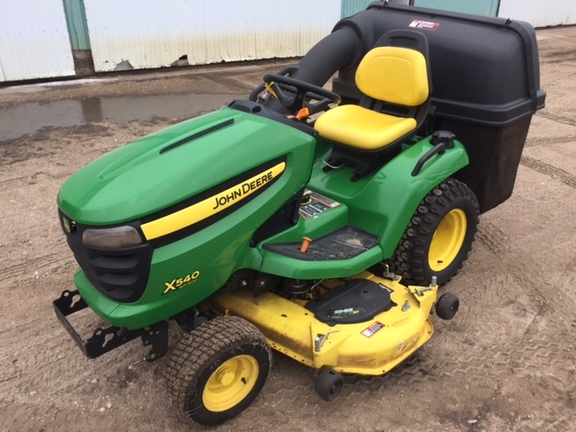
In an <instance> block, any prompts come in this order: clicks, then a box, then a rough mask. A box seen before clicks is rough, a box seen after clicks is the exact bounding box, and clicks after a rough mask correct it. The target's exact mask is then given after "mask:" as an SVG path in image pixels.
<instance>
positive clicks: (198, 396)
mask: <svg viewBox="0 0 576 432" xmlns="http://www.w3.org/2000/svg"><path fill="white" fill-rule="evenodd" d="M271 366H272V352H271V350H270V347H269V345H268V343H267V341H266V338H265V337H264V336H263V335H262V333H260V331H259V330H258V329H257V328H256V327H255V326H254V325H252V324H251V323H249V322H248V321H246V320H244V319H242V318H239V317H234V316H220V317H216V318H214V319H212V320H210V321H208V322H207V323H205V324H203V325H201V326H200V327H198V328H197V329H195V330H193V331H192V332H191V333H190V334H188V335H186V336H185V338H184V339H182V340H181V341H180V343H179V344H178V345H177V346H176V348H175V349H174V352H173V354H172V357H171V359H170V362H169V364H168V371H167V374H168V389H169V392H170V395H171V397H172V401H173V403H174V405H175V406H176V408H177V409H178V412H179V413H180V415H182V416H183V417H184V418H185V419H187V420H189V421H192V422H196V423H198V424H201V425H204V426H214V425H217V424H220V423H222V422H224V421H226V420H229V419H230V418H232V417H234V416H236V415H238V414H239V413H240V412H242V411H243V410H244V409H246V408H247V407H248V406H249V405H250V404H251V403H252V401H253V400H254V399H255V398H256V396H257V395H258V393H259V392H260V390H261V389H262V387H263V386H264V383H265V382H266V379H267V377H268V374H269V372H270V369H271Z"/></svg>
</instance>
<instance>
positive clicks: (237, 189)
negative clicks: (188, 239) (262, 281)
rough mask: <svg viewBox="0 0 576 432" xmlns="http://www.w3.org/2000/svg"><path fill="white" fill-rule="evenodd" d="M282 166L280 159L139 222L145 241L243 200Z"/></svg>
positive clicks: (177, 229)
mask: <svg viewBox="0 0 576 432" xmlns="http://www.w3.org/2000/svg"><path fill="white" fill-rule="evenodd" d="M285 169H286V163H285V162H281V163H279V164H277V165H275V166H273V167H271V168H269V169H267V170H265V171H263V172H261V173H259V174H257V175H255V176H253V177H250V178H249V179H247V180H245V181H243V182H241V183H238V184H237V185H235V186H232V187H230V188H228V189H226V190H224V191H222V192H219V193H217V194H216V195H213V196H211V197H209V198H206V199H204V200H202V201H200V202H198V203H196V204H193V205H191V206H189V207H186V208H183V209H182V210H179V211H177V212H174V213H172V214H169V215H167V216H164V217H161V218H159V219H156V220H153V221H151V222H148V223H145V224H142V226H141V228H142V232H143V233H144V235H145V236H146V239H147V240H154V239H156V238H159V237H163V236H165V235H168V234H172V233H174V232H176V231H179V230H181V229H184V228H187V227H189V226H191V225H194V224H195V223H197V222H200V221H202V220H204V219H207V218H209V217H210V216H213V215H215V214H217V213H219V212H221V211H222V210H225V209H227V208H228V207H230V206H232V205H234V204H236V203H237V202H239V201H242V200H243V199H244V198H246V197H248V196H250V195H251V194H253V193H254V192H256V191H258V190H259V189H261V188H263V187H265V186H266V185H267V184H268V183H270V182H271V181H272V180H274V179H275V178H276V177H278V176H279V175H280V174H282V173H283V172H284V170H285Z"/></svg>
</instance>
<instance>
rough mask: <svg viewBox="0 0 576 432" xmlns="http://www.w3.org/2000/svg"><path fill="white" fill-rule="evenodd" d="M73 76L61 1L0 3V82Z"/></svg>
mask: <svg viewBox="0 0 576 432" xmlns="http://www.w3.org/2000/svg"><path fill="white" fill-rule="evenodd" d="M68 75H74V61H73V59H72V50H71V48H70V39H69V37H68V29H67V28H66V18H65V17H64V7H63V5H62V0H27V1H26V2H16V1H9V0H0V81H16V80H25V79H32V78H50V77H58V76H68Z"/></svg>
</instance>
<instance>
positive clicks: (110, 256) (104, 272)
mask: <svg viewBox="0 0 576 432" xmlns="http://www.w3.org/2000/svg"><path fill="white" fill-rule="evenodd" d="M63 218H66V219H67V220H68V222H69V224H70V225H69V226H71V227H72V229H71V230H70V232H68V230H67V229H66V228H64V233H65V234H66V239H67V241H68V246H70V249H71V250H72V253H73V254H74V258H76V261H77V262H78V264H79V265H80V267H81V268H82V270H83V271H84V274H85V275H86V277H87V278H88V280H89V281H90V282H91V283H92V285H94V286H95V287H96V288H97V289H98V290H99V291H100V292H101V293H102V294H104V295H106V296H107V297H109V298H111V299H113V300H116V301H119V302H123V303H130V302H135V301H136V300H138V299H139V298H140V297H142V294H144V290H145V289H146V284H147V283H148V276H149V274H150V264H151V262H152V246H151V245H150V244H149V243H145V244H142V245H140V246H136V247H130V248H122V249H104V248H92V247H86V246H84V245H83V244H82V233H83V232H84V230H85V229H87V228H102V227H88V226H82V225H79V224H76V223H73V222H71V221H70V220H69V219H68V218H67V217H66V216H65V215H63V214H62V213H61V212H60V220H61V221H62V220H63Z"/></svg>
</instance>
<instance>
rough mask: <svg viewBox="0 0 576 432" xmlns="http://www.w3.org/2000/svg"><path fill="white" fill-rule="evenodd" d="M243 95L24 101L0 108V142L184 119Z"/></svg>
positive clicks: (243, 96)
mask: <svg viewBox="0 0 576 432" xmlns="http://www.w3.org/2000/svg"><path fill="white" fill-rule="evenodd" d="M245 97H246V95H231V94H196V93H194V94H192V93H190V94H183V95H150V96H124V97H106V98H88V99H67V100H61V101H53V102H43V103H38V102H28V103H23V104H18V105H15V106H13V107H9V108H6V109H0V143H6V141H10V140H13V139H16V138H19V137H21V136H24V135H29V134H33V133H35V132H37V131H39V130H40V129H42V128H44V127H67V126H82V125H87V124H90V123H100V122H111V123H117V124H125V123H129V122H131V121H135V120H138V121H149V120H152V119H154V118H158V117H161V118H170V119H172V118H174V119H186V118H191V117H194V116H197V115H199V114H202V113H206V112H209V111H213V110H216V109H218V108H220V107H222V106H223V105H227V104H228V103H230V102H231V101H232V100H233V99H235V98H238V99H239V98H245Z"/></svg>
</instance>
